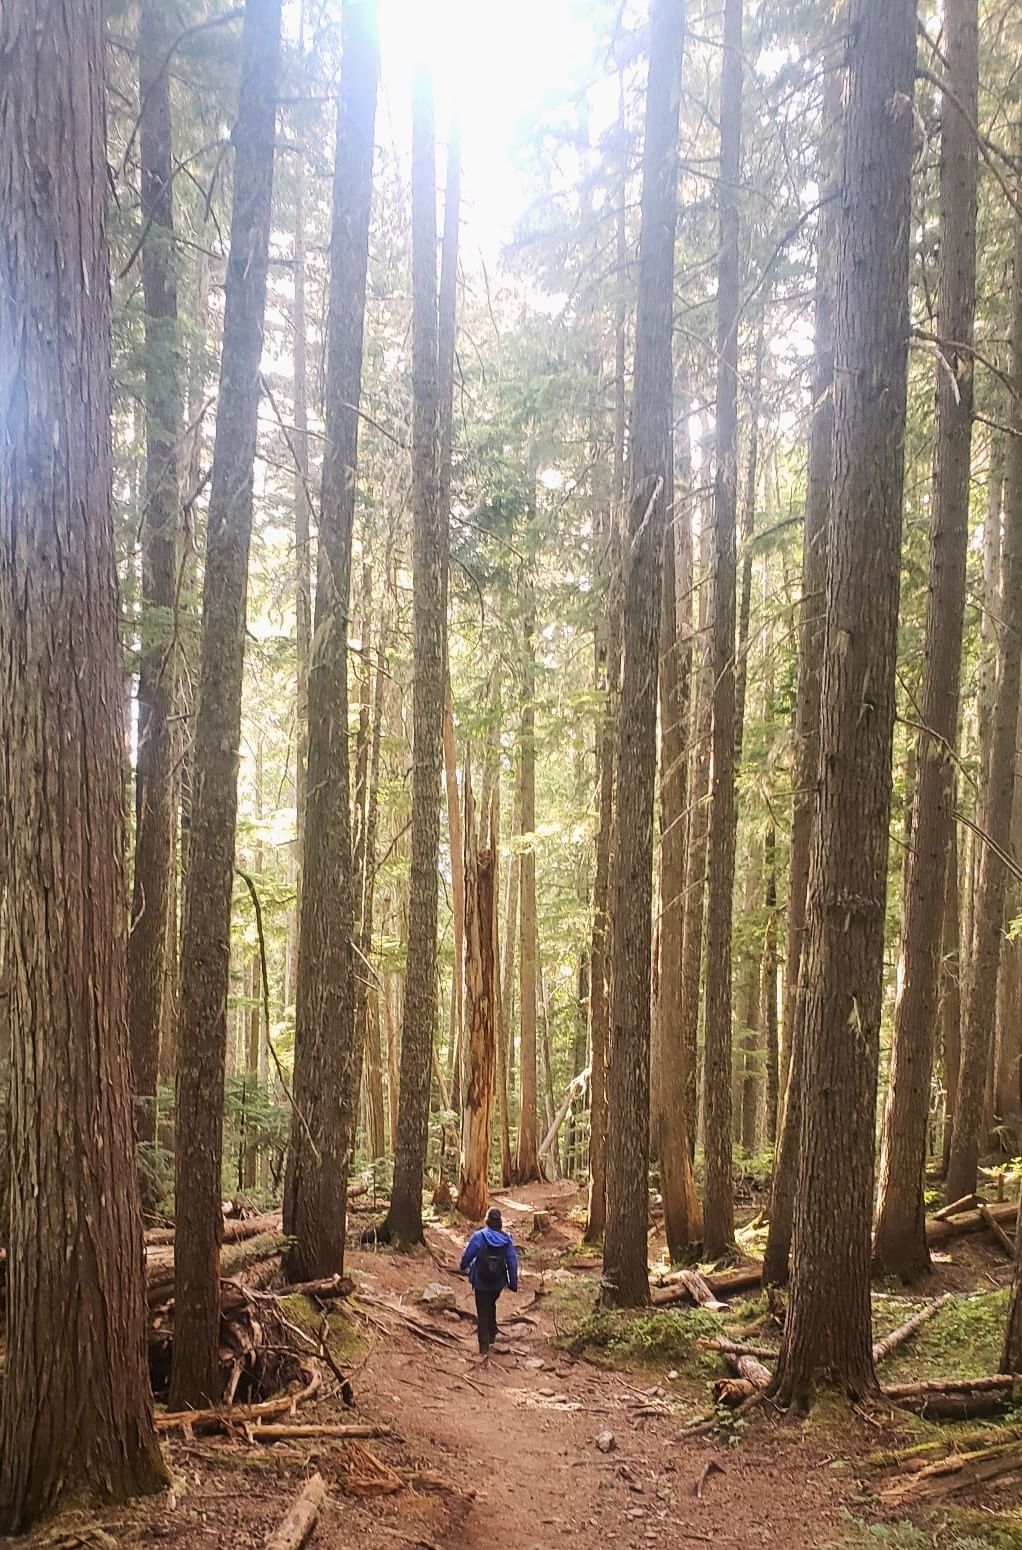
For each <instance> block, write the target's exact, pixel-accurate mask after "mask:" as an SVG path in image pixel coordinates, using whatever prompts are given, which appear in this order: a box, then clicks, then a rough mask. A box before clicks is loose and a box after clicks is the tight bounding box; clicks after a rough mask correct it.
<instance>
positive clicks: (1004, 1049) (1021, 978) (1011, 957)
mask: <svg viewBox="0 0 1022 1550" xmlns="http://www.w3.org/2000/svg"><path fill="white" fill-rule="evenodd" d="M1015 757H1016V760H1017V759H1018V752H1017V751H1016V755H1015ZM1011 855H1012V858H1013V860H1014V861H1015V862H1016V864H1017V863H1018V859H1019V857H1020V856H1022V782H1020V781H1016V783H1015V793H1014V797H1013V799H1012V815H1011ZM1020 914H1022V887H1020V885H1019V879H1018V877H1017V876H1016V875H1015V873H1014V872H1013V873H1012V874H1011V875H1010V876H1009V878H1008V885H1007V890H1006V899H1005V910H1004V923H1005V929H1006V932H1007V930H1008V928H1010V926H1011V923H1012V921H1013V920H1016V919H1017V918H1018V916H1019V915H1020ZM1020 1061H1022V941H1020V940H1019V938H1018V937H1013V936H1010V935H1007V934H1006V935H1005V938H1004V942H1003V943H1002V946H1001V969H1000V973H999V975H998V976H997V1018H996V1059H995V1066H994V1118H995V1121H996V1140H997V1145H998V1146H999V1148H1000V1150H1001V1151H1002V1152H1005V1153H1006V1154H1007V1155H1008V1156H1009V1157H1017V1156H1018V1150H1019V1139H1020V1136H1022V1092H1020V1082H1019V1065H1020Z"/></svg>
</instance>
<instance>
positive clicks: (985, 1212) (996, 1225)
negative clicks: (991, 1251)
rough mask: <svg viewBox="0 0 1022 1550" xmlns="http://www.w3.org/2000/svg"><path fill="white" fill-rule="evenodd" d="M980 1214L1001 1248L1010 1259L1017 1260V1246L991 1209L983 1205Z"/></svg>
mask: <svg viewBox="0 0 1022 1550" xmlns="http://www.w3.org/2000/svg"><path fill="white" fill-rule="evenodd" d="M979 1214H980V1216H981V1217H982V1218H983V1220H984V1222H985V1223H986V1225H987V1226H988V1227H989V1229H990V1231H991V1233H992V1234H993V1236H994V1237H995V1238H996V1239H997V1242H998V1243H999V1244H1000V1246H1001V1248H1002V1249H1003V1250H1004V1252H1005V1253H1006V1254H1007V1256H1008V1258H1009V1259H1011V1260H1013V1259H1014V1258H1015V1245H1014V1244H1013V1243H1012V1241H1011V1239H1010V1238H1009V1237H1008V1234H1007V1233H1006V1232H1005V1230H1004V1228H1003V1227H1002V1226H1001V1224H1000V1222H999V1221H998V1220H997V1218H996V1216H995V1215H994V1214H993V1212H992V1211H991V1209H990V1207H989V1206H987V1205H981V1206H980V1208H979Z"/></svg>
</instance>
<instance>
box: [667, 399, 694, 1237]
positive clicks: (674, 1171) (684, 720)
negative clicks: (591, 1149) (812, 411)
mask: <svg viewBox="0 0 1022 1550" xmlns="http://www.w3.org/2000/svg"><path fill="white" fill-rule="evenodd" d="M681 436H682V441H683V445H684V446H686V448H687V433H686V431H685V429H684V426H683V427H682V430H681ZM680 462H681V463H682V467H683V470H684V468H685V466H686V465H687V464H688V462H689V459H688V458H687V457H686V456H683V457H682V459H680ZM685 494H686V496H687V494H688V491H687V490H686V491H685ZM679 508H680V503H679V502H676V503H675V507H674V511H673V512H672V513H671V517H670V519H669V521H668V524H667V528H666V531H665V533H664V560H663V587H662V602H661V622H660V831H661V840H660V897H661V915H660V997H659V1003H658V1009H657V1010H658V1017H659V1021H660V1051H661V1083H660V1086H661V1107H660V1115H659V1131H660V1175H661V1192H662V1194H663V1200H664V1227H665V1229H666V1233H667V1249H668V1252H669V1254H670V1256H671V1260H672V1261H678V1260H680V1259H681V1258H682V1256H683V1255H684V1254H685V1253H686V1251H687V1250H688V1248H689V1247H690V1245H691V1244H692V1243H693V1242H694V1241H695V1240H697V1239H698V1238H699V1236H700V1234H701V1232H702V1214H701V1212H700V1209H699V1199H698V1196H697V1195H696V1187H695V1178H694V1176H693V1172H692V1153H691V1150H690V1147H689V1134H690V1130H691V1128H692V1127H693V1126H694V1125H695V1119H696V1117H695V1115H694V1114H693V1113H692V1112H691V1111H690V1110H689V1108H688V1106H687V1105H688V1097H689V1084H688V1051H687V1049H686V1047H685V1040H684V1034H683V1014H684V1003H683V996H682V960H683V955H684V937H685V839H686V834H685V808H686V804H687V800H688V762H687V749H686V741H687V735H688V726H689V718H690V709H691V706H690V701H691V683H692V641H691V637H690V635H689V627H690V623H689V621H690V618H691V613H690V608H691V605H690V601H689V599H690V594H691V588H692V530H691V526H690V524H689V520H688V512H687V511H685V512H682V511H681V510H680V509H679Z"/></svg>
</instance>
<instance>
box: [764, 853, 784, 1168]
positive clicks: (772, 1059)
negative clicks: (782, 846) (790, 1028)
mask: <svg viewBox="0 0 1022 1550" xmlns="http://www.w3.org/2000/svg"><path fill="white" fill-rule="evenodd" d="M764 903H765V905H766V926H765V928H764V931H763V958H762V961H761V969H760V991H759V1004H760V1027H761V1028H762V1030H763V1043H764V1050H765V1057H766V1139H767V1143H768V1145H770V1146H773V1145H774V1143H775V1142H776V1140H777V1109H778V1074H779V1073H778V1049H777V837H776V834H775V832H774V828H773V825H771V826H770V828H769V829H768V830H767V834H766V889H765V898H764Z"/></svg>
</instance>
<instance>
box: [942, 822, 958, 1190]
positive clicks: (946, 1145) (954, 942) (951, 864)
mask: <svg viewBox="0 0 1022 1550" xmlns="http://www.w3.org/2000/svg"><path fill="white" fill-rule="evenodd" d="M960 899H961V887H960V883H959V871H958V826H957V824H956V825H954V826H953V827H952V830H951V838H950V842H949V845H948V853H947V879H946V881H945V884H944V951H943V957H942V959H941V967H940V972H941V979H942V981H943V984H942V990H941V1004H940V1027H941V1050H942V1057H943V1062H944V1091H945V1097H944V1137H943V1145H942V1147H941V1171H942V1173H944V1174H946V1173H947V1166H948V1160H949V1158H950V1156H951V1129H952V1124H953V1121H954V1113H955V1095H956V1093H957V1091H958V1067H959V1064H960V1062H961V1053H962V979H961V934H962V921H961V908H960Z"/></svg>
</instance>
